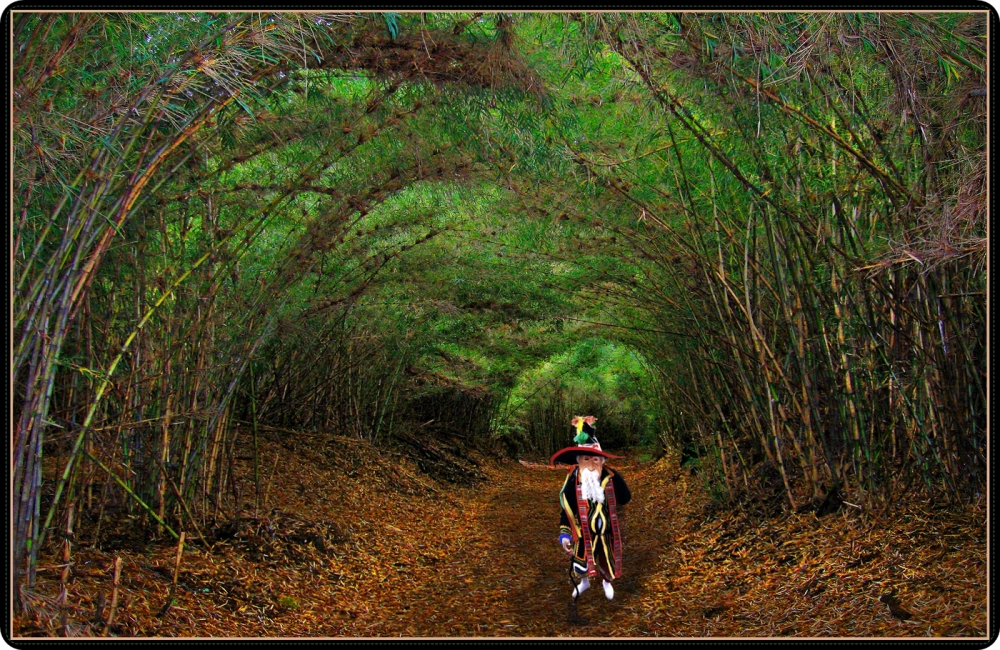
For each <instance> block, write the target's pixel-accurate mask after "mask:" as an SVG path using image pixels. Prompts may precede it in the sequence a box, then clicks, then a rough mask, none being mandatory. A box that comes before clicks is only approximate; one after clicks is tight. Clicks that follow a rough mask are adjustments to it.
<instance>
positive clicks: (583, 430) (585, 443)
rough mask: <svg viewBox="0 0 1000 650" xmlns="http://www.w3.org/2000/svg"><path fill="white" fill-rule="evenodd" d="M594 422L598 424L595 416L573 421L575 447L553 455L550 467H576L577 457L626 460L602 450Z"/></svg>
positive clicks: (582, 417) (575, 418)
mask: <svg viewBox="0 0 1000 650" xmlns="http://www.w3.org/2000/svg"><path fill="white" fill-rule="evenodd" d="M594 422H597V418H595V417H594V416H593V415H586V416H579V415H578V416H576V417H574V418H573V420H572V424H573V426H574V427H576V430H577V435H576V437H575V438H573V442H575V443H576V445H575V446H573V447H566V448H565V449H560V450H559V451H557V452H556V453H554V454H553V455H552V460H550V461H549V464H550V465H558V464H563V465H576V457H577V456H603V457H605V458H625V457H624V456H616V455H614V454H609V453H608V452H606V451H603V450H602V449H601V443H599V442H598V441H597V435H596V434H597V431H596V430H595V429H594V426H593V425H594Z"/></svg>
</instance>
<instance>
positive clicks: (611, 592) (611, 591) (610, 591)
mask: <svg viewBox="0 0 1000 650" xmlns="http://www.w3.org/2000/svg"><path fill="white" fill-rule="evenodd" d="M604 595H605V596H607V597H608V600H611V599H612V598H614V597H615V588H614V587H612V586H611V583H610V582H608V581H607V580H605V581H604Z"/></svg>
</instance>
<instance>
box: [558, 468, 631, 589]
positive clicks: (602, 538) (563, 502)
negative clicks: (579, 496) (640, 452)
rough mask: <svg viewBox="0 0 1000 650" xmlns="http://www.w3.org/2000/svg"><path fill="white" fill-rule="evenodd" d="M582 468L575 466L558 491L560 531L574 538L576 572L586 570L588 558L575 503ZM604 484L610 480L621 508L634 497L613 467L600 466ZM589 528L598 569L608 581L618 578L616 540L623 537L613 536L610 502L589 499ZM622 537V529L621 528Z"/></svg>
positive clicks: (574, 567) (619, 541)
mask: <svg viewBox="0 0 1000 650" xmlns="http://www.w3.org/2000/svg"><path fill="white" fill-rule="evenodd" d="M579 471H580V468H579V466H577V467H574V468H573V471H571V472H570V473H569V474H568V475H567V476H566V481H565V482H564V483H563V486H562V489H561V490H560V491H559V506H560V508H559V510H560V513H559V534H560V536H562V535H569V536H570V538H571V539H572V540H573V541H574V546H573V569H574V570H575V571H576V572H577V573H587V558H586V557H585V554H586V550H585V548H584V540H583V535H582V534H581V531H580V513H579V512H578V510H577V505H576V485H577V482H578V481H579V479H578V478H577V476H578V475H579ZM600 481H601V487H602V488H603V487H605V486H606V485H607V484H608V481H610V482H611V486H612V488H613V490H614V493H615V502H616V507H621V506H623V505H625V504H626V503H628V502H629V501H630V500H631V499H632V492H631V491H630V490H629V489H628V485H627V484H626V483H625V479H624V478H622V475H621V474H619V473H618V472H616V471H614V470H613V469H609V468H608V467H603V468H602V469H601V479H600ZM587 527H588V528H590V544H591V550H592V553H593V557H594V563H595V564H596V565H597V569H598V571H599V572H600V573H601V574H602V575H603V576H604V579H605V580H613V579H614V578H617V577H619V576H618V575H614V566H615V563H614V557H613V549H614V544H615V541H617V542H618V543H619V544H620V543H621V539H620V537H619V539H618V540H615V539H614V531H613V529H612V526H611V513H610V511H609V504H608V503H596V502H594V501H588V502H587ZM618 534H619V536H620V535H621V531H620V530H619V531H618Z"/></svg>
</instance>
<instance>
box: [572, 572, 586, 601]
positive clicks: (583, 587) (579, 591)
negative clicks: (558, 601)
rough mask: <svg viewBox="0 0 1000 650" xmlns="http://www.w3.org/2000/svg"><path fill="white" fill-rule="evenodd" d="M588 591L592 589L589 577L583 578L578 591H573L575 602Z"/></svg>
mask: <svg viewBox="0 0 1000 650" xmlns="http://www.w3.org/2000/svg"><path fill="white" fill-rule="evenodd" d="M588 589H590V578H588V577H587V576H583V580H581V581H580V584H578V585H577V586H576V589H574V590H573V600H576V599H577V598H579V597H580V594H582V593H583V592H585V591H587V590H588Z"/></svg>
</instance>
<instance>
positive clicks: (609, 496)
mask: <svg viewBox="0 0 1000 650" xmlns="http://www.w3.org/2000/svg"><path fill="white" fill-rule="evenodd" d="M595 422H597V418H595V417H594V416H592V415H587V416H582V417H581V416H576V417H574V418H573V420H572V424H573V426H574V427H576V432H577V435H576V437H575V438H573V442H574V443H575V444H574V446H572V447H566V448H565V449H561V450H559V451H557V452H556V453H555V454H554V455H553V456H552V460H551V464H552V465H555V464H557V463H562V464H565V465H573V466H574V467H573V469H572V470H571V471H570V473H569V474H568V475H567V476H566V481H565V482H564V483H563V486H562V490H561V491H560V492H559V505H560V506H561V512H560V514H559V544H560V545H561V546H562V548H563V550H564V551H566V553H567V554H569V555H570V556H571V557H572V560H571V561H572V565H573V572H574V574H575V575H577V576H582V579H581V580H580V582H579V584H576V586H575V587H574V589H573V593H572V596H573V600H574V601H575V600H576V599H577V598H578V597H579V596H580V594H582V593H583V592H585V591H586V590H587V589H589V588H590V579H591V578H596V577H597V575H598V574H600V576H601V579H602V581H603V585H604V595H605V596H607V597H608V600H611V599H612V598H614V597H615V590H614V588H613V587H612V586H611V582H612V581H613V580H614V579H615V578H617V577H619V576H621V574H622V538H621V531H620V530H619V523H618V514H619V513H618V509H619V508H620V507H621V506H623V505H625V504H626V503H628V502H629V500H630V499H631V498H632V493H631V492H630V491H629V489H628V485H626V484H625V479H623V478H622V476H621V474H619V473H618V472H616V471H615V470H613V469H610V468H608V467H606V466H605V465H604V462H605V460H606V459H608V458H622V456H615V455H613V454H609V453H607V452H605V451H602V450H601V444H600V443H599V442H598V441H597V436H596V431H595V429H594V423H595ZM574 582H575V581H574Z"/></svg>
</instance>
